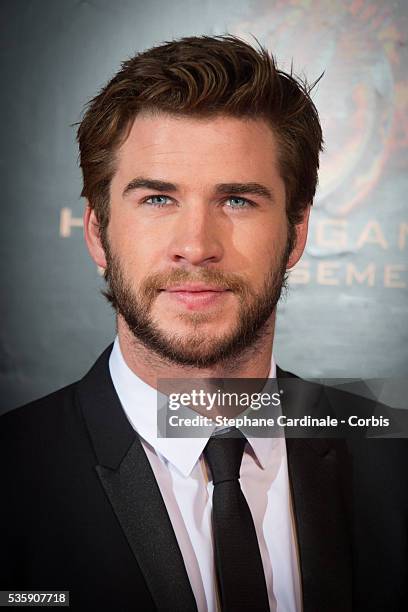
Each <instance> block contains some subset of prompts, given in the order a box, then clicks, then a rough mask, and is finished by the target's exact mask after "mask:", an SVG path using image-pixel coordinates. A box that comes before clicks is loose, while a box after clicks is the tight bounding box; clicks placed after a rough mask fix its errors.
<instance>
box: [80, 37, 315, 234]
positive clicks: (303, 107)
mask: <svg viewBox="0 0 408 612" xmlns="http://www.w3.org/2000/svg"><path fill="white" fill-rule="evenodd" d="M314 85H315V83H314V84H313V85H311V86H309V85H308V84H307V83H306V81H302V80H301V79H299V78H298V77H295V76H294V75H293V73H292V72H291V73H290V74H288V73H286V72H283V71H282V70H279V69H277V67H276V64H275V60H274V58H273V56H272V55H271V54H270V53H269V52H268V51H267V50H266V49H265V48H263V47H262V46H261V45H259V48H254V47H252V46H251V45H249V44H248V43H246V42H244V41H243V40H241V39H239V38H237V37H235V36H229V35H225V36H194V37H189V38H182V39H180V40H177V41H173V42H166V43H163V44H161V45H159V46H156V47H153V48H152V49H148V50H147V51H144V52H143V53H138V54H137V55H135V56H134V57H132V58H131V59H129V60H127V61H125V62H123V64H122V68H121V70H120V71H119V72H118V73H117V74H116V75H115V76H114V77H113V79H112V80H111V81H110V82H109V83H108V84H107V85H106V86H105V87H104V88H103V89H102V90H101V91H100V93H99V94H98V95H97V96H96V97H95V98H93V99H92V100H91V101H90V102H89V103H88V105H87V110H86V113H85V115H84V117H83V120H82V122H81V123H80V125H79V129H78V135H77V137H78V142H79V149H80V165H81V168H82V173H83V190H82V194H81V195H82V196H84V197H86V198H87V199H88V201H89V204H90V206H91V207H92V208H94V209H95V213H96V216H97V219H98V221H99V223H100V226H101V230H102V231H103V232H104V231H105V230H106V228H107V225H108V222H109V199H110V198H109V190H110V182H111V179H112V177H113V175H114V173H115V152H116V150H117V148H118V147H119V146H120V144H121V143H122V142H123V140H124V139H125V138H126V135H127V134H128V130H129V128H130V126H131V123H132V120H133V119H134V118H135V116H136V115H137V114H138V113H140V112H141V111H154V112H157V111H159V112H160V111H161V112H165V113H171V114H176V115H187V116H197V117H211V116H213V115H227V116H234V117H243V118H253V119H257V118H262V119H265V120H266V121H268V123H269V124H270V125H271V127H272V129H273V131H274V134H275V136H276V138H277V142H278V151H279V171H280V174H281V177H282V179H283V181H284V183H285V188H286V209H287V217H288V221H289V224H290V226H291V227H292V229H293V225H295V224H296V223H298V222H299V221H300V218H301V215H302V213H303V211H304V209H305V208H306V206H307V205H308V204H309V203H310V204H311V203H312V202H313V197H314V195H315V191H316V185H317V171H318V168H319V152H320V151H321V150H322V143H323V141H322V131H321V127H320V123H319V116H318V113H317V110H316V108H315V106H314V104H313V102H312V100H311V98H310V91H311V89H312V87H314Z"/></svg>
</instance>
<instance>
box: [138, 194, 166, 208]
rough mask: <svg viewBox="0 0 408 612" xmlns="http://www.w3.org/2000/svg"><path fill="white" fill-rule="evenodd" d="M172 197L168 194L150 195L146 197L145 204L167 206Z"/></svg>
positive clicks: (158, 206) (157, 206)
mask: <svg viewBox="0 0 408 612" xmlns="http://www.w3.org/2000/svg"><path fill="white" fill-rule="evenodd" d="M170 199H171V198H169V197H168V196H166V195H153V196H149V197H148V198H145V199H144V200H143V202H144V203H145V204H151V205H152V206H155V207H156V208H160V207H162V206H166V205H167V204H168V202H169V200H170Z"/></svg>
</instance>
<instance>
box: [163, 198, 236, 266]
mask: <svg viewBox="0 0 408 612" xmlns="http://www.w3.org/2000/svg"><path fill="white" fill-rule="evenodd" d="M215 217H216V214H215V211H212V210H211V207H209V206H208V204H205V203H202V204H201V203H197V204H195V205H191V206H184V207H183V209H182V210H180V212H179V214H178V215H177V219H176V220H175V224H174V227H173V232H172V236H171V239H170V242H169V251H168V254H169V257H170V259H171V261H172V262H175V263H183V262H184V263H187V264H190V265H192V266H203V265H208V264H210V263H217V262H219V261H220V260H221V259H222V257H223V254H224V249H223V244H222V235H221V231H222V228H221V227H218V224H217V220H216V218H215Z"/></svg>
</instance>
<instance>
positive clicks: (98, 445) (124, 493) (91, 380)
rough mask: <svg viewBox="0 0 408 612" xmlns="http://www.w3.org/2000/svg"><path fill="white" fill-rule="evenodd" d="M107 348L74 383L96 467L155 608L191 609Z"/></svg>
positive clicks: (155, 486)
mask: <svg viewBox="0 0 408 612" xmlns="http://www.w3.org/2000/svg"><path fill="white" fill-rule="evenodd" d="M111 350H112V346H110V347H108V348H107V349H106V351H105V352H104V353H103V354H102V355H101V356H100V358H99V359H98V361H97V362H96V363H95V365H94V366H93V368H92V369H91V370H90V372H88V374H87V375H86V376H85V377H84V378H83V379H82V381H81V382H80V383H79V385H78V400H79V402H80V405H81V408H82V411H83V415H84V418H85V422H86V425H87V428H88V431H89V434H90V437H91V440H92V444H93V447H94V450H95V454H96V456H97V458H98V462H99V464H98V465H96V466H95V469H96V472H97V474H98V477H99V479H100V481H101V484H102V486H103V488H104V490H105V493H106V495H107V498H108V499H109V502H110V504H111V505H112V508H113V510H114V512H115V514H116V517H117V519H118V521H119V524H120V525H121V528H122V530H123V532H124V534H125V536H126V539H127V541H128V542H129V545H130V548H131V550H132V551H133V554H134V556H135V558H136V560H137V562H138V564H139V567H140V569H141V571H142V573H143V575H144V578H145V580H146V583H147V585H148V588H149V590H150V593H151V596H152V598H153V600H154V601H155V604H156V606H157V609H158V610H163V611H165V610H166V611H168V610H180V611H183V612H184V611H185V612H190V611H191V612H193V611H196V610H197V606H196V602H195V599H194V595H193V592H192V590H191V586H190V582H189V580H188V576H187V572H186V568H185V566H184V561H183V558H182V555H181V552H180V549H179V546H178V543H177V539H176V536H175V534H174V531H173V528H172V525H171V522H170V518H169V515H168V513H167V509H166V506H165V504H164V502H163V498H162V496H161V493H160V490H159V487H158V484H157V482H156V479H155V477H154V474H153V471H152V468H151V466H150V463H149V460H148V458H147V456H146V453H145V452H144V450H143V447H142V444H141V442H140V439H139V437H138V436H137V435H136V433H135V431H134V430H133V428H132V427H131V425H130V423H129V422H128V420H127V418H126V415H125V413H124V411H123V409H122V407H121V405H120V402H119V398H118V397H117V394H116V392H115V389H114V386H113V383H112V381H111V378H110V374H109V365H108V363H109V355H110V353H111ZM175 585H177V588H175Z"/></svg>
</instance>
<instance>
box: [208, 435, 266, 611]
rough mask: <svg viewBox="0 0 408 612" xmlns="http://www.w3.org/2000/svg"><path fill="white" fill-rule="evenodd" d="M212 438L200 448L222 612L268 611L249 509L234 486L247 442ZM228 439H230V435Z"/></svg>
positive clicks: (233, 438) (260, 562) (238, 487)
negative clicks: (208, 479) (208, 481)
mask: <svg viewBox="0 0 408 612" xmlns="http://www.w3.org/2000/svg"><path fill="white" fill-rule="evenodd" d="M237 435H240V434H239V432H238V430H236V429H235V430H234V431H233V433H232V434H231V432H229V433H228V434H221V435H218V436H212V437H211V438H210V439H209V441H208V443H207V446H206V447H205V449H204V456H205V459H206V461H207V464H208V467H209V468H210V471H211V475H212V479H213V485H214V492H213V502H212V505H213V510H212V512H213V514H212V523H213V535H214V554H215V565H216V569H217V577H218V584H219V591H220V599H221V608H222V610H223V612H267V611H269V601H268V592H267V588H266V582H265V576H264V571H263V566H262V560H261V555H260V552H259V546H258V539H257V536H256V532H255V526H254V522H253V520H252V515H251V511H250V509H249V507H248V504H247V501H246V499H245V497H244V494H243V493H242V490H241V485H240V484H239V480H238V478H239V471H240V468H241V461H242V455H243V453H244V446H245V443H246V438H244V437H243V436H240V437H236V436H237ZM231 436H233V437H231Z"/></svg>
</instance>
